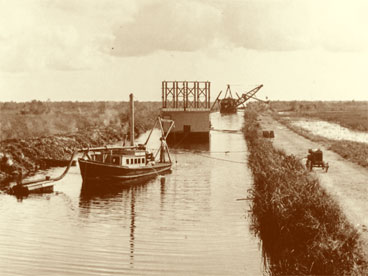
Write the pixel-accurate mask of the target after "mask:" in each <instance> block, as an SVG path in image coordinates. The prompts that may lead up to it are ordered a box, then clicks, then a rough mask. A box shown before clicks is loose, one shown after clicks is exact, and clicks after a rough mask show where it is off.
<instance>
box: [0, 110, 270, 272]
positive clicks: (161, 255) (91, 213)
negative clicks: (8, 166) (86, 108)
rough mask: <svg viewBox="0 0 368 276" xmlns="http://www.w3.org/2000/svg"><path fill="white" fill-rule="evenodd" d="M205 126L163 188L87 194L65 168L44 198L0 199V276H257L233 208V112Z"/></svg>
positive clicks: (253, 242)
mask: <svg viewBox="0 0 368 276" xmlns="http://www.w3.org/2000/svg"><path fill="white" fill-rule="evenodd" d="M211 123H212V127H213V128H214V130H213V131H211V139H210V143H209V144H207V145H191V146H185V148H182V149H175V150H174V149H173V150H172V153H171V155H172V159H173V161H174V162H175V165H174V166H173V170H172V173H171V174H168V175H166V176H165V180H166V181H165V182H164V183H163V182H161V181H160V179H159V178H156V179H153V180H150V181H148V182H145V183H141V184H139V185H135V186H132V187H130V188H126V189H121V190H119V191H114V192H110V193H106V192H105V193H99V194H96V193H95V194H93V193H88V192H85V191H83V190H82V189H81V184H82V179H81V176H80V174H79V168H78V167H72V168H71V170H70V172H69V173H68V175H67V176H66V177H65V178H64V179H62V180H61V181H60V182H59V183H58V184H57V185H56V186H55V191H54V192H53V193H50V194H42V195H29V196H28V197H27V198H24V199H23V200H19V199H18V200H17V199H16V198H15V197H14V196H10V195H5V194H0V220H1V223H0V275H78V276H80V275H252V276H253V275H263V274H264V273H265V271H264V267H263V259H262V252H261V249H260V246H259V240H258V238H257V237H255V236H254V235H253V234H252V233H251V232H250V230H249V224H250V221H249V218H248V210H249V203H248V201H246V200H237V199H243V198H245V197H246V196H247V189H249V188H250V187H251V184H252V179H251V173H250V171H249V169H248V168H247V166H246V164H245V163H246V161H247V159H246V158H247V149H246V144H245V141H244V138H243V135H242V133H241V131H240V130H241V127H242V124H243V114H242V113H239V114H235V115H227V116H221V115H220V114H219V113H213V114H211ZM142 139H144V137H142ZM179 147H180V145H179ZM62 171H63V168H57V169H53V170H49V171H47V172H44V173H47V174H48V175H53V176H54V175H58V174H60V173H61V172H62Z"/></svg>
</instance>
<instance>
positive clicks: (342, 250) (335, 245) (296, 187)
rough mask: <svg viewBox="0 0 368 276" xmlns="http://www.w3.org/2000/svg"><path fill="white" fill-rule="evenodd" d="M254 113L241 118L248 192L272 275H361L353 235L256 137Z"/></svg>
mask: <svg viewBox="0 0 368 276" xmlns="http://www.w3.org/2000/svg"><path fill="white" fill-rule="evenodd" d="M259 132H260V130H259V126H258V124H257V120H256V113H255V112H252V111H247V112H246V113H245V126H244V135H245V138H246V141H247V145H248V149H249V152H250V155H249V161H248V163H249V167H250V168H251V170H252V173H253V178H254V187H253V189H252V197H253V198H254V199H253V204H252V221H253V223H252V228H253V230H254V232H255V233H256V234H258V235H259V237H260V238H261V240H262V246H263V249H264V253H265V255H266V258H267V260H268V263H269V269H270V271H271V272H272V274H274V275H311V274H313V275H366V274H367V273H368V264H367V261H366V259H365V256H364V254H363V251H362V247H361V246H362V245H361V242H360V239H359V233H358V232H357V230H356V229H355V228H354V227H353V226H352V225H351V224H350V223H349V222H348V221H347V219H346V217H345V216H344V215H343V213H342V211H341V210H340V208H339V206H338V205H337V204H336V202H334V200H333V199H332V198H331V197H330V196H329V195H328V194H327V193H326V192H325V191H324V189H322V188H321V186H320V185H319V183H318V180H317V179H315V178H314V177H312V175H310V174H309V173H308V172H307V171H306V170H305V169H304V167H303V166H302V165H301V163H300V162H299V161H298V160H296V159H295V158H294V157H293V156H287V155H286V154H285V153H283V152H280V151H277V150H276V149H274V148H273V146H272V143H271V142H270V141H268V140H266V139H263V138H261V137H260V135H259Z"/></svg>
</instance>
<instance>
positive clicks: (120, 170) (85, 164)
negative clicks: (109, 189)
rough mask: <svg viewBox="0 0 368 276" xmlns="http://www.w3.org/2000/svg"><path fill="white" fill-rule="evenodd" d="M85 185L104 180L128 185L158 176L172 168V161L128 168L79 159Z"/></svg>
mask: <svg viewBox="0 0 368 276" xmlns="http://www.w3.org/2000/svg"><path fill="white" fill-rule="evenodd" d="M78 163H79V168H80V172H81V175H82V179H83V185H84V186H86V185H88V184H89V183H92V182H94V184H95V183H96V182H103V183H109V184H118V185H126V184H129V183H132V182H133V181H140V180H145V179H149V178H153V177H156V176H157V175H160V174H164V173H167V172H169V171H170V170H171V163H158V164H155V165H153V166H144V167H139V168H128V167H122V166H117V165H111V164H104V163H100V162H95V161H90V160H84V159H82V158H79V159H78Z"/></svg>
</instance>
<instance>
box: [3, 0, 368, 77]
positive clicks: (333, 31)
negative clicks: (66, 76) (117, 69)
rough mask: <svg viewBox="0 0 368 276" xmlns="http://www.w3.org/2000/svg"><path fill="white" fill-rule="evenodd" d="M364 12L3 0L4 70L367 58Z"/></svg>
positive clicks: (327, 6)
mask: <svg viewBox="0 0 368 276" xmlns="http://www.w3.org/2000/svg"><path fill="white" fill-rule="evenodd" d="M367 10H368V2H367V3H366V1H363V0H356V1H345V0H341V1H331V0H325V1H318V0H292V1H291V0H242V1H240V0H239V1H236V0H229V1H222V0H176V1H171V0H136V1H135V0H125V1H121V0H104V1H100V0H79V1H74V0H33V1H26V0H12V1H2V2H0V42H1V43H0V60H1V62H0V70H2V71H12V72H15V71H42V70H86V69H94V68H99V67H100V66H103V65H108V64H109V62H110V61H111V60H112V59H114V58H115V57H117V56H118V57H131V56H147V55H151V54H152V53H154V52H159V51H163V52H178V53H180V52H195V51H201V52H202V54H203V53H205V54H206V55H216V53H219V52H221V50H223V49H234V48H244V49H252V50H261V51H291V50H304V49H308V50H313V49H324V50H326V51H331V52H340V51H342V52H343V51H368V32H366V31H365V26H367V25H368V17H366V11H367Z"/></svg>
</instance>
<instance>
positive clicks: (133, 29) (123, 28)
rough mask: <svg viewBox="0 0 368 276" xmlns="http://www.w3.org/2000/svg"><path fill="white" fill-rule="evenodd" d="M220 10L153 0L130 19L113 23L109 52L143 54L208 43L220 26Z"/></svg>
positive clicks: (192, 4)
mask: <svg viewBox="0 0 368 276" xmlns="http://www.w3.org/2000/svg"><path fill="white" fill-rule="evenodd" d="M220 24H221V11H219V10H218V9H216V8H215V7H213V6H210V5H206V4H202V3H201V2H199V1H155V2H151V3H150V4H147V5H144V6H143V7H141V9H140V10H139V11H138V12H137V14H136V15H135V17H134V18H133V21H132V22H130V23H126V24H121V25H119V26H116V28H115V30H114V36H115V39H114V41H113V44H112V46H111V51H110V53H111V54H113V55H117V56H140V55H147V54H150V53H152V52H155V51H157V50H166V51H195V50H198V49H201V48H204V47H206V46H208V45H209V44H211V43H212V42H213V41H214V39H215V38H216V36H218V31H219V28H220V27H221V25H220Z"/></svg>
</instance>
